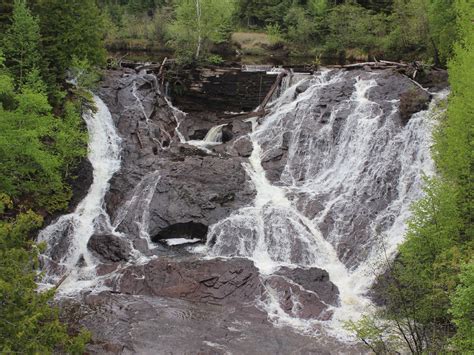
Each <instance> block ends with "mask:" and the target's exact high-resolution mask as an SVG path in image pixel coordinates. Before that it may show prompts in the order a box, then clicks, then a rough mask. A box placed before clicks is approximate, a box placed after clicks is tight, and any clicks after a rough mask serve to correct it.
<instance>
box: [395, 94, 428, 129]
mask: <svg viewBox="0 0 474 355" xmlns="http://www.w3.org/2000/svg"><path fill="white" fill-rule="evenodd" d="M430 99H431V96H430V94H428V93H427V92H426V91H424V90H422V89H420V88H417V89H413V90H410V91H406V92H404V93H402V94H401V95H400V117H401V119H402V120H403V121H404V122H407V121H408V120H409V119H410V117H411V115H413V114H414V113H416V112H419V111H422V110H426V109H427V108H428V103H429V102H430Z"/></svg>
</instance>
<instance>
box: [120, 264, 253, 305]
mask: <svg viewBox="0 0 474 355" xmlns="http://www.w3.org/2000/svg"><path fill="white" fill-rule="evenodd" d="M114 290H115V291H116V292H117V291H118V292H120V293H125V294H132V295H147V296H158V297H171V298H181V299H186V300H191V301H197V302H204V303H212V304H233V303H241V302H253V301H255V300H256V299H257V297H258V296H259V295H260V294H261V292H262V291H261V285H260V279H259V274H258V270H257V269H256V268H255V266H254V265H253V263H252V262H251V261H250V260H246V259H231V260H222V259H214V260H196V259H194V260H192V259H191V260H180V261H176V260H174V259H167V258H160V259H157V260H153V261H150V262H149V263H148V264H146V265H144V266H136V267H130V268H127V269H126V270H125V271H124V273H123V274H122V275H121V276H120V278H119V281H118V283H117V284H116V285H115V286H114Z"/></svg>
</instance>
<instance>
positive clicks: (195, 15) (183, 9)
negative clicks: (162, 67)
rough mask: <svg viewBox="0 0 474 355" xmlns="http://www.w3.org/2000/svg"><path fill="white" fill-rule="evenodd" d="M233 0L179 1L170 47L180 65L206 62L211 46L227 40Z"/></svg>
mask: <svg viewBox="0 0 474 355" xmlns="http://www.w3.org/2000/svg"><path fill="white" fill-rule="evenodd" d="M234 10H235V3H234V0H177V1H176V10H175V11H176V20H175V21H173V22H172V23H171V24H170V26H169V28H168V31H169V35H170V38H171V40H170V44H171V46H172V47H173V48H174V49H175V50H176V55H177V57H178V59H179V60H180V61H181V62H192V61H202V60H204V61H205V60H206V59H207V57H208V56H209V50H210V47H211V46H212V44H214V43H220V42H222V41H224V40H228V38H229V37H230V26H229V24H230V22H231V20H232V16H233V14H234Z"/></svg>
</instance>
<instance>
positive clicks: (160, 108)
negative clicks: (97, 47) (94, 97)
mask: <svg viewBox="0 0 474 355" xmlns="http://www.w3.org/2000/svg"><path fill="white" fill-rule="evenodd" d="M99 95H100V96H101V98H102V99H103V100H104V102H105V103H106V104H107V106H108V107H109V109H110V111H111V113H112V117H113V119H114V121H115V122H116V125H117V128H118V131H119V134H120V136H121V137H122V139H123V141H122V155H123V157H122V167H121V169H120V171H119V172H118V173H117V174H116V175H115V176H114V177H113V178H112V180H111V183H110V189H109V192H108V193H107V195H106V203H107V209H108V212H109V215H110V216H111V219H112V222H113V224H115V225H117V226H118V230H119V231H121V232H124V233H126V234H127V236H128V238H129V239H131V240H132V241H133V244H134V246H135V248H137V249H139V250H140V251H142V252H144V253H147V252H148V248H147V246H146V243H143V242H142V241H140V240H141V239H142V237H143V235H144V233H146V234H149V235H151V236H157V235H159V234H160V232H161V231H163V230H166V229H167V228H170V226H172V225H178V224H182V223H188V222H193V223H200V224H202V225H205V226H209V225H211V224H213V223H215V222H217V221H218V220H219V219H221V218H224V217H226V216H228V215H229V214H230V213H231V212H232V211H234V210H236V209H238V208H239V207H242V206H244V205H247V204H249V203H251V201H252V199H253V196H254V191H253V187H252V185H251V184H250V183H249V182H248V177H247V176H246V174H245V171H244V169H243V167H242V164H241V163H242V158H241V157H240V156H238V155H237V154H234V156H230V155H229V154H228V153H227V152H226V151H227V150H230V149H231V147H232V144H233V142H234V141H235V140H236V139H238V137H240V136H241V135H242V134H244V133H246V132H248V130H249V129H250V124H242V123H238V122H237V123H235V124H229V125H228V126H226V129H225V132H223V133H224V134H223V135H224V136H225V140H227V141H228V143H227V144H223V145H222V153H221V155H225V156H219V155H216V154H211V155H209V154H206V153H204V152H203V151H202V150H200V149H198V148H196V147H194V146H189V145H187V144H182V143H180V142H179V137H178V136H177V129H179V130H180V132H181V133H182V134H183V135H184V136H185V137H187V138H189V137H191V136H192V137H197V136H202V135H205V132H206V133H207V130H209V129H210V128H211V127H212V126H214V125H217V124H221V123H230V121H228V120H227V121H226V120H225V119H224V122H222V119H219V118H218V117H217V116H216V115H211V116H210V118H209V119H210V120H209V121H207V122H208V123H207V124H204V125H201V126H200V125H199V124H198V123H197V122H200V120H197V119H196V120H194V119H193V117H186V116H185V114H183V113H182V112H180V111H179V110H177V109H173V108H171V107H170V106H169V105H168V104H167V103H166V101H165V100H164V99H163V97H162V95H161V94H160V92H159V89H158V87H157V82H156V78H155V77H154V76H153V75H149V74H135V73H125V74H123V73H122V72H117V71H111V72H109V73H108V74H107V76H106V79H105V81H104V83H103V85H102V87H101V89H100V91H99ZM191 128H192V129H191ZM227 147H228V148H227ZM144 204H146V206H145V205H144ZM144 210H146V211H149V213H148V212H147V215H146V216H144V215H143V211H144Z"/></svg>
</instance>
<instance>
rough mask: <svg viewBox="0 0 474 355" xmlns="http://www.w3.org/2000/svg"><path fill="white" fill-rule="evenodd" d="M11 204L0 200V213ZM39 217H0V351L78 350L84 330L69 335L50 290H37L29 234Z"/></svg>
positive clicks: (38, 223)
mask: <svg viewBox="0 0 474 355" xmlns="http://www.w3.org/2000/svg"><path fill="white" fill-rule="evenodd" d="M11 207H12V203H11V201H10V200H9V199H8V197H7V196H6V195H3V198H1V199H0V216H1V215H2V214H3V213H4V211H5V209H8V208H11ZM41 224H42V218H41V217H40V216H39V215H37V214H35V213H33V212H32V211H28V212H26V213H22V214H19V215H18V216H17V217H16V218H15V219H14V220H12V221H6V220H5V218H2V219H1V220H0V300H1V301H0V304H1V307H0V352H1V353H28V354H33V353H42V354H45V353H52V352H53V350H55V349H58V350H59V349H62V350H63V351H66V352H69V351H79V352H82V351H83V348H84V345H85V343H86V342H87V341H88V339H89V336H90V335H89V334H88V333H87V332H82V333H81V334H80V335H79V336H78V337H70V336H69V335H68V332H67V329H66V327H65V326H64V325H63V324H61V323H60V322H59V319H58V310H57V308H55V307H51V306H50V305H49V302H50V301H51V300H52V298H53V295H54V290H49V291H46V292H37V284H36V278H37V272H36V270H37V268H38V252H39V249H38V247H37V246H35V245H34V244H33V243H31V242H30V238H29V234H30V233H31V231H32V230H35V229H37V228H38V227H40V226H41Z"/></svg>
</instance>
